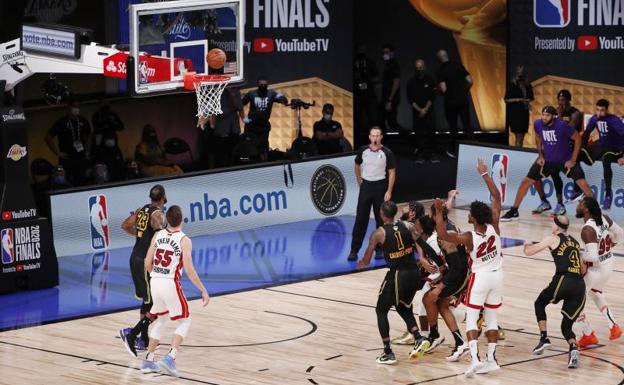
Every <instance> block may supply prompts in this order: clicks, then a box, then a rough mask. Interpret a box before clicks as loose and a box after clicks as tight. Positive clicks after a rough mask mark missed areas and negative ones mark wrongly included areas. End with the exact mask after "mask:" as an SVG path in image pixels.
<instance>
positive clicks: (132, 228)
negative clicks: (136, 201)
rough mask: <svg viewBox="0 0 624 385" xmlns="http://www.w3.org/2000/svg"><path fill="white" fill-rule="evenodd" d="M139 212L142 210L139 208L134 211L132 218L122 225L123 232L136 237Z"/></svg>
mask: <svg viewBox="0 0 624 385" xmlns="http://www.w3.org/2000/svg"><path fill="white" fill-rule="evenodd" d="M139 210H141V209H140V208H138V209H136V210H134V211H133V212H132V214H130V216H129V217H128V218H126V219H125V220H124V221H123V222H122V223H121V228H122V229H123V231H125V232H126V233H128V234H130V235H136V217H137V213H138V212H139Z"/></svg>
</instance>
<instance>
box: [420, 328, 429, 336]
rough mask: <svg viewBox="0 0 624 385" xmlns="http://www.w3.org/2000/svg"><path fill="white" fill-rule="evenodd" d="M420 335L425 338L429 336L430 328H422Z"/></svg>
mask: <svg viewBox="0 0 624 385" xmlns="http://www.w3.org/2000/svg"><path fill="white" fill-rule="evenodd" d="M420 335H421V336H423V337H425V338H427V337H429V330H421V332H420Z"/></svg>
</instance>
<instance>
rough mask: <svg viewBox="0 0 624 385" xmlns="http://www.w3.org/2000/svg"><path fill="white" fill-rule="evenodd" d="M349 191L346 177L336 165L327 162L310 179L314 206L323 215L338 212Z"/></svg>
mask: <svg viewBox="0 0 624 385" xmlns="http://www.w3.org/2000/svg"><path fill="white" fill-rule="evenodd" d="M346 193H347V184H346V182H345V178H344V176H343V175H342V173H341V172H340V170H339V169H337V168H336V167H334V166H332V165H329V164H325V165H322V166H321V167H319V168H318V169H317V170H316V171H315V172H314V174H313V175H312V180H311V181H310V196H311V198H312V203H314V207H316V209H317V210H318V211H319V212H320V213H321V214H323V215H332V214H335V213H337V212H338V211H339V210H340V208H341V207H342V205H343V203H344V201H345V198H346Z"/></svg>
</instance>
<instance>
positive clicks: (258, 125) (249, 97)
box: [243, 76, 288, 160]
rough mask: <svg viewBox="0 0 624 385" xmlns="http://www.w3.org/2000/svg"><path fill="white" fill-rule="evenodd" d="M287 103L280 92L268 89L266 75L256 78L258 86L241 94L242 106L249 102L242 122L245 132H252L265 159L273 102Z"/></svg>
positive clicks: (267, 149)
mask: <svg viewBox="0 0 624 385" xmlns="http://www.w3.org/2000/svg"><path fill="white" fill-rule="evenodd" d="M276 102H277V103H281V104H283V105H286V104H288V99H287V98H286V97H285V96H284V95H283V94H282V93H280V92H278V91H274V90H269V82H268V80H267V78H266V76H260V77H259V78H258V88H257V89H256V90H253V91H249V92H248V93H246V94H245V96H243V106H245V105H247V104H249V113H248V114H247V116H246V117H245V116H244V114H243V122H244V123H245V133H248V134H252V135H253V136H255V137H256V139H257V140H258V143H259V144H258V150H259V151H260V156H261V158H262V159H263V160H266V159H267V156H268V152H269V132H270V131H271V122H270V119H271V111H272V109H273V103H276Z"/></svg>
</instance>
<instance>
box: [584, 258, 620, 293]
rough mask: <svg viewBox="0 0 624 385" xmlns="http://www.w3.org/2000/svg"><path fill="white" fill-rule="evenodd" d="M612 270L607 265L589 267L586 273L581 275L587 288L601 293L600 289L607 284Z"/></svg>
mask: <svg viewBox="0 0 624 385" xmlns="http://www.w3.org/2000/svg"><path fill="white" fill-rule="evenodd" d="M611 258H613V257H611ZM612 270H613V269H612V268H611V267H610V266H609V265H606V266H605V265H602V266H592V267H589V268H588V269H587V273H585V276H584V277H583V279H584V280H585V286H586V287H587V290H592V291H595V292H598V293H602V289H603V288H604V286H605V285H606V284H607V281H609V277H610V276H611V271H612Z"/></svg>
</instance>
